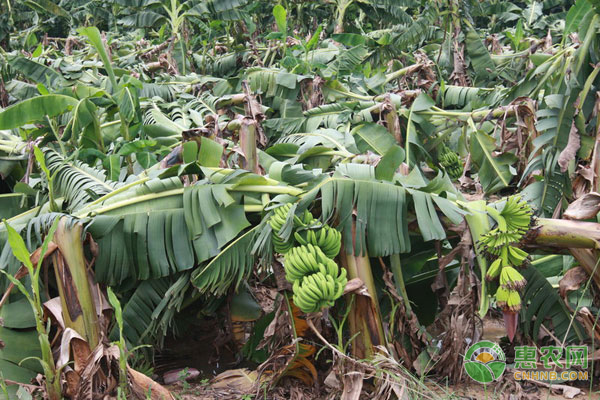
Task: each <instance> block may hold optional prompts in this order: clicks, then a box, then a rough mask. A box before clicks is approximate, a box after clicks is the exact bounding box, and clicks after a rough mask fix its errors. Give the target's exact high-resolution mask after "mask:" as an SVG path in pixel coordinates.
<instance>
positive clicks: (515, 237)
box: [478, 196, 533, 313]
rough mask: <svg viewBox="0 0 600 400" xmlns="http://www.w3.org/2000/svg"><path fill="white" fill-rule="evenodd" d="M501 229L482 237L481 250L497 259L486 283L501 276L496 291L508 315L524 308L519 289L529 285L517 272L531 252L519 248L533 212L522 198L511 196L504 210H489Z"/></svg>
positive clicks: (489, 270)
mask: <svg viewBox="0 0 600 400" xmlns="http://www.w3.org/2000/svg"><path fill="white" fill-rule="evenodd" d="M486 210H487V212H488V214H489V215H490V216H491V217H492V218H493V219H494V220H495V221H496V223H497V224H498V226H497V227H496V228H495V229H493V230H491V231H489V232H488V233H486V234H484V235H482V236H481V238H480V240H479V244H478V245H479V249H480V251H483V252H485V253H487V254H489V255H491V256H495V257H497V258H496V259H495V260H494V261H493V262H492V264H491V265H490V267H489V269H488V270H487V273H486V280H488V281H493V280H496V279H497V278H498V277H500V287H499V288H498V290H497V291H496V303H497V304H498V306H499V307H501V308H502V310H503V311H505V312H512V313H516V312H518V311H519V310H520V309H521V296H520V295H519V290H521V289H523V288H524V287H525V285H526V283H527V281H526V280H525V278H524V277H523V276H522V275H521V274H520V273H519V272H518V271H517V270H516V269H515V267H520V266H522V265H523V264H524V263H525V260H526V259H527V257H528V256H529V254H528V253H527V252H525V251H524V250H522V249H520V248H518V247H516V246H515V244H516V243H518V242H520V241H521V239H523V235H524V234H525V233H526V232H527V231H528V230H529V227H530V226H531V221H532V216H533V210H532V209H531V207H530V206H529V204H528V203H527V202H526V201H524V200H522V199H521V197H520V196H510V197H509V198H508V199H507V200H506V204H505V205H504V207H503V208H502V210H501V211H498V210H497V209H496V208H494V207H490V206H488V207H487V208H486Z"/></svg>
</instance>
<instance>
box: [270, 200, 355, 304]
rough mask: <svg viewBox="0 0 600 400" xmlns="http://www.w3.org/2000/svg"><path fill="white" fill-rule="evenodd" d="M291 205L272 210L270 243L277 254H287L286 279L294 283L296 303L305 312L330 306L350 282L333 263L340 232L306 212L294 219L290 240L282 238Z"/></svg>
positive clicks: (338, 244) (342, 270)
mask: <svg viewBox="0 0 600 400" xmlns="http://www.w3.org/2000/svg"><path fill="white" fill-rule="evenodd" d="M291 209H292V205H291V204H284V205H283V206H280V207H277V208H275V209H274V210H273V213H272V215H271V217H270V219H269V225H270V226H271V229H272V236H271V240H272V243H273V247H274V249H275V251H276V252H277V253H280V254H283V255H284V265H283V267H284V270H285V278H286V280H287V281H288V282H290V283H291V284H292V291H293V297H292V299H293V301H294V303H295V304H296V305H297V306H298V307H299V308H300V310H302V311H303V312H316V311H319V310H321V309H322V308H323V307H331V306H333V305H334V304H335V300H337V299H338V298H339V297H340V296H341V295H342V294H343V293H344V289H345V287H346V284H347V283H348V279H347V278H346V276H347V272H346V270H345V269H343V268H342V269H340V268H339V267H338V265H337V263H336V262H335V261H334V260H333V258H334V257H336V256H337V255H338V254H339V252H340V248H341V244H342V235H341V233H340V232H339V231H338V230H336V229H334V228H332V227H330V226H328V225H326V224H322V223H320V222H319V221H318V220H316V219H315V218H313V216H312V214H311V213H310V212H309V211H308V210H305V211H304V212H303V213H302V214H301V215H294V216H293V230H292V234H291V235H290V237H289V239H288V240H284V239H283V238H282V237H281V236H280V232H281V230H282V228H283V226H284V225H285V224H286V222H287V220H288V218H289V215H290V211H291Z"/></svg>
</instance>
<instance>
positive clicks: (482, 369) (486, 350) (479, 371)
mask: <svg viewBox="0 0 600 400" xmlns="http://www.w3.org/2000/svg"><path fill="white" fill-rule="evenodd" d="M464 361H465V371H467V374H468V375H469V376H470V377H471V378H472V379H473V380H475V381H477V382H479V383H491V382H493V381H495V380H497V379H498V378H500V377H501V376H502V374H503V373H504V370H505V369H506V357H505V356H504V352H503V351H502V349H501V348H500V346H499V345H498V344H497V343H494V342H490V341H489V340H482V341H481V342H477V343H475V344H474V345H472V346H471V347H469V349H468V350H467V353H466V354H465V357H464Z"/></svg>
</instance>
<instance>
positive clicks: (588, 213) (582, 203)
mask: <svg viewBox="0 0 600 400" xmlns="http://www.w3.org/2000/svg"><path fill="white" fill-rule="evenodd" d="M598 212H600V194H599V193H596V192H591V193H587V194H585V195H583V196H581V197H580V198H578V199H577V200H575V201H574V202H573V203H571V204H569V207H567V210H566V211H565V212H564V214H563V216H564V217H565V218H566V219H575V220H582V219H590V218H594V217H595V216H596V215H597V214H598Z"/></svg>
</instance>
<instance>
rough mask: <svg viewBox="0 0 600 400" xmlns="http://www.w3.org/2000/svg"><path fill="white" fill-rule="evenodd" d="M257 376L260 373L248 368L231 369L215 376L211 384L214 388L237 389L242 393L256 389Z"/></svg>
mask: <svg viewBox="0 0 600 400" xmlns="http://www.w3.org/2000/svg"><path fill="white" fill-rule="evenodd" d="M257 378H258V373H257V372H256V371H250V370H249V369H247V368H239V369H229V370H227V371H225V372H221V373H220V374H219V375H217V376H215V377H214V378H213V379H212V381H211V386H212V387H213V388H214V389H235V390H237V391H239V392H242V393H249V392H251V391H252V390H253V389H254V385H255V383H256V380H257Z"/></svg>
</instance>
